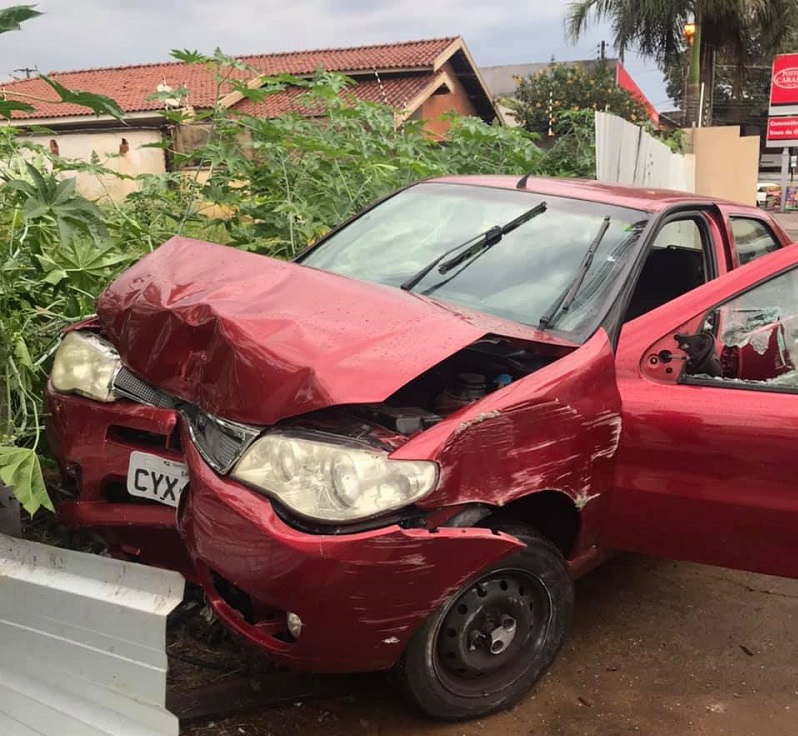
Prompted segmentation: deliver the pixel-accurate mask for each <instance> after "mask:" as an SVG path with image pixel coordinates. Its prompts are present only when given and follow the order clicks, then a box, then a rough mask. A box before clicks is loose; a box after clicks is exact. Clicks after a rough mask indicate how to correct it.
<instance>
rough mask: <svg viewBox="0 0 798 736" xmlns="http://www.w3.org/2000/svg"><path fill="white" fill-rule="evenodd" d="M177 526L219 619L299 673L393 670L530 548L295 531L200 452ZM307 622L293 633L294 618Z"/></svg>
mask: <svg viewBox="0 0 798 736" xmlns="http://www.w3.org/2000/svg"><path fill="white" fill-rule="evenodd" d="M186 456H187V459H188V463H189V467H190V468H191V482H190V489H189V492H188V494H187V497H186V501H185V503H184V504H181V509H180V515H179V526H180V531H181V534H182V536H183V538H184V540H185V541H186V543H187V546H188V548H189V551H190V552H191V554H192V556H193V557H194V559H195V561H196V563H197V568H198V571H199V576H200V579H201V581H202V584H203V587H204V588H205V592H206V594H207V596H208V599H209V601H210V603H211V606H212V607H213V609H214V610H215V612H216V613H217V615H218V616H219V617H220V618H221V619H222V620H223V621H224V622H225V623H226V624H227V625H228V626H229V627H231V628H232V629H233V630H235V631H236V632H238V633H239V634H240V635H241V636H243V637H244V638H245V639H247V640H249V641H250V642H252V643H254V644H256V645H258V646H260V647H262V648H263V649H265V650H267V652H269V653H270V655H271V656H272V658H273V659H275V660H277V661H278V662H280V663H282V664H285V665H287V666H289V667H291V668H293V669H302V670H312V671H315V672H366V671H373V670H380V669H387V668H389V667H391V666H392V665H393V664H394V663H395V662H396V661H397V660H398V658H399V657H400V655H401V653H402V651H403V650H404V647H405V645H406V644H407V642H408V640H409V639H410V637H411V636H412V635H413V634H414V633H415V631H416V630H417V629H418V628H419V627H420V626H421V624H422V623H423V621H424V620H425V619H426V618H427V617H428V616H429V615H430V614H431V613H432V612H433V611H435V610H436V609H437V608H438V606H440V605H441V604H442V603H443V602H444V601H445V600H446V599H447V598H448V597H449V596H450V595H451V594H452V593H454V591H456V590H457V589H458V588H459V587H460V586H461V585H463V584H464V583H465V582H466V581H467V580H468V579H469V578H471V577H472V576H474V575H475V574H477V573H479V572H480V571H482V570H484V569H485V568H487V567H489V566H490V565H492V564H493V563H495V562H497V561H498V560H500V559H502V558H504V557H506V556H507V555H509V554H511V553H512V552H514V551H515V550H517V549H519V548H520V547H521V543H520V542H519V541H518V540H516V539H515V538H513V537H510V536H506V535H502V534H495V533H493V532H491V531H490V530H487V529H473V528H471V529H454V528H440V529H438V530H435V531H428V530H426V529H403V528H401V527H399V526H396V525H393V526H388V527H385V528H382V529H376V530H373V531H368V532H361V533H357V534H348V535H337V536H332V535H317V534H308V533H305V532H302V531H298V530H296V529H294V528H292V527H291V526H288V525H287V524H286V523H285V522H284V521H283V520H281V519H280V517H279V516H278V515H277V514H276V513H275V511H274V508H273V506H272V504H271V502H270V501H269V500H268V499H267V498H266V497H264V496H262V495H260V494H258V493H256V492H254V491H251V490H249V489H247V488H245V487H243V486H241V485H239V484H238V483H236V482H234V481H230V480H228V479H226V478H221V477H220V476H218V475H216V474H215V473H214V472H213V471H212V470H211V469H210V468H209V467H208V466H207V465H205V464H204V463H203V462H202V461H201V460H200V458H199V456H198V455H197V453H196V451H195V450H194V449H193V448H192V447H187V449H186ZM289 612H290V613H294V614H296V615H297V616H299V618H300V619H301V621H302V632H301V634H300V635H299V637H298V638H297V639H293V637H290V636H287V627H286V624H285V620H286V615H287V614H288V613H289Z"/></svg>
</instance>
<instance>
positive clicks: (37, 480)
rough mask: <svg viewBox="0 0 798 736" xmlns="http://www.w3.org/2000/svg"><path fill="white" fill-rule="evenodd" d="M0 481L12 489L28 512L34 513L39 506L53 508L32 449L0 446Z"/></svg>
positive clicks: (37, 458)
mask: <svg viewBox="0 0 798 736" xmlns="http://www.w3.org/2000/svg"><path fill="white" fill-rule="evenodd" d="M0 481H2V482H3V483H4V484H5V485H6V486H8V487H9V488H10V489H11V490H12V492H13V493H14V495H15V496H16V497H17V499H18V500H19V502H20V503H21V504H22V507H23V508H24V509H25V511H27V512H28V513H29V514H31V515H33V514H35V513H36V512H37V511H38V510H39V509H40V508H45V509H49V510H50V511H53V510H54V509H53V502H52V501H51V500H50V497H49V496H48V495H47V489H46V488H45V486H44V476H43V475H42V466H41V465H40V464H39V457H38V455H37V454H36V452H35V451H34V450H30V449H28V448H26V447H8V446H0Z"/></svg>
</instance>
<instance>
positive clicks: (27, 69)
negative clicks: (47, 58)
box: [14, 66, 38, 79]
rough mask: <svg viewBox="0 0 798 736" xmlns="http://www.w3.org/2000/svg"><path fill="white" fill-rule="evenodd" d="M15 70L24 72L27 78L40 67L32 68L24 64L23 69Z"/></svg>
mask: <svg viewBox="0 0 798 736" xmlns="http://www.w3.org/2000/svg"><path fill="white" fill-rule="evenodd" d="M14 71H15V72H22V73H23V74H24V75H25V79H30V75H31V74H33V72H35V71H38V69H31V67H29V66H23V67H22V68H21V69H14Z"/></svg>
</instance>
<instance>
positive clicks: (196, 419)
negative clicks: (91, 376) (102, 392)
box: [113, 368, 261, 474]
mask: <svg viewBox="0 0 798 736" xmlns="http://www.w3.org/2000/svg"><path fill="white" fill-rule="evenodd" d="M113 389H114V392H115V393H117V394H119V395H120V396H124V397H125V398H127V399H131V400H132V401H136V402H138V403H139V404H148V405H149V406H157V407H158V408H160V409H174V410H176V411H179V412H180V414H181V416H182V417H183V419H184V420H185V422H186V425H187V426H188V430H189V435H190V436H191V441H192V442H193V443H194V446H195V447H196V448H197V452H199V454H200V455H202V457H203V458H204V459H205V461H206V462H207V463H208V464H209V465H210V466H211V467H212V468H213V469H214V470H216V471H217V472H218V473H223V474H226V473H229V472H230V470H231V469H232V467H233V465H235V463H236V462H237V461H238V459H239V458H240V457H241V455H242V454H243V452H244V450H246V449H247V447H249V445H250V444H251V443H252V442H253V441H254V440H255V439H256V438H257V437H258V435H259V434H260V431H261V430H260V429H259V428H258V427H252V426H250V425H248V424H239V423H238V422H230V421H227V420H225V419H220V418H219V417H215V416H213V415H212V414H208V412H206V411H203V410H202V409H200V408H199V407H198V406H196V405H194V404H192V403H190V402H188V401H183V400H182V399H180V398H177V397H176V396H172V395H171V394H168V393H166V391H161V390H160V389H157V388H155V387H153V386H150V385H149V384H148V383H146V382H145V381H142V380H141V379H140V378H139V377H138V376H136V375H135V374H134V373H132V372H131V371H129V370H128V369H127V368H122V369H120V370H119V372H118V373H117V374H116V376H115V377H114V380H113Z"/></svg>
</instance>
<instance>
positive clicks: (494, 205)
mask: <svg viewBox="0 0 798 736" xmlns="http://www.w3.org/2000/svg"><path fill="white" fill-rule="evenodd" d="M538 203H545V208H542V209H544V210H545V211H543V212H541V213H539V214H537V215H536V216H535V217H533V218H531V219H529V220H528V221H526V222H524V223H523V224H522V225H520V226H519V227H517V228H515V229H513V230H512V231H511V232H509V233H507V234H506V235H505V236H504V237H503V238H502V239H501V242H498V243H496V244H495V245H493V247H490V248H488V249H482V250H480V251H479V252H477V253H476V254H475V255H474V256H473V257H470V258H466V259H465V260H464V262H463V263H461V264H458V266H457V267H456V268H453V269H452V270H451V271H446V272H445V273H443V274H442V273H441V272H440V270H439V266H436V267H435V268H432V270H430V272H429V273H427V274H426V275H425V276H424V277H423V278H422V279H420V280H419V281H418V282H417V283H415V284H414V285H413V291H414V292H415V293H418V294H423V295H427V296H430V297H433V298H435V299H437V300H439V301H442V302H447V303H451V304H453V305H455V306H464V307H468V308H469V309H475V310H479V311H482V312H486V313H488V314H492V315H495V316H498V317H502V318H505V319H511V320H513V321H516V322H520V323H523V324H527V325H533V326H538V325H539V324H540V322H541V318H543V317H544V316H545V315H546V314H547V313H550V311H551V309H552V305H556V303H557V300H558V299H562V297H563V294H564V293H566V292H568V291H569V290H572V289H573V287H574V283H575V282H576V283H577V286H578V288H577V289H576V292H575V293H574V294H573V295H572V299H571V303H570V306H569V308H568V310H567V311H564V310H563V311H561V312H560V313H559V315H558V316H557V318H556V319H555V321H554V323H553V324H551V325H550V326H551V327H552V328H553V329H556V330H558V331H563V332H567V333H571V334H569V337H570V338H571V339H573V340H574V341H576V342H584V340H586V339H587V338H588V337H589V329H590V327H591V326H593V327H595V324H596V322H597V319H598V317H599V316H603V312H604V311H606V307H607V305H606V304H605V303H604V302H605V299H606V297H607V295H608V292H609V291H610V290H611V289H612V287H613V285H615V282H616V280H617V278H618V277H619V275H620V274H621V272H622V270H623V268H624V266H625V264H626V263H627V262H628V259H629V257H630V255H631V254H632V252H633V251H634V250H635V249H636V246H637V241H638V239H639V234H640V230H641V228H642V226H643V225H644V224H645V222H646V221H647V218H648V213H646V212H642V211H638V210H633V209H626V208H620V207H614V206H610V205H606V204H601V203H599V202H591V201H585V200H579V199H570V198H565V197H552V196H549V195H541V194H536V193H533V192H529V191H516V190H511V189H499V188H488V187H482V186H474V185H468V184H444V183H424V184H417V185H415V186H412V187H410V188H408V189H405V190H403V191H402V192H399V193H398V194H396V195H394V196H392V197H390V198H389V199H387V200H385V201H384V202H382V203H380V204H378V205H377V206H376V207H374V208H373V209H371V210H369V211H368V212H366V213H365V214H363V215H362V216H360V217H358V218H357V219H355V220H354V221H352V222H351V223H350V224H348V225H346V226H345V227H344V228H342V229H341V230H339V231H338V232H335V233H333V234H332V235H331V236H329V237H328V238H327V239H325V240H324V241H322V242H321V243H320V244H319V245H318V246H317V247H315V248H312V249H311V250H310V251H308V252H307V253H306V254H305V255H304V256H302V257H301V258H300V259H298V260H299V262H300V263H302V264H304V265H306V266H312V267H314V268H319V269H322V270H325V271H331V272H333V273H337V274H341V275H343V276H350V277H352V278H356V279H360V280H363V281H371V282H374V283H378V284H384V285H386V286H395V287H400V286H401V285H402V284H403V283H404V284H406V283H407V281H408V279H412V278H413V276H414V275H418V274H419V272H421V271H422V270H423V269H424V268H425V267H427V266H429V265H430V263H432V262H434V261H435V259H437V258H439V257H440V256H441V255H442V254H444V253H446V252H447V251H448V250H451V249H453V248H455V247H456V246H459V245H460V244H462V243H466V242H468V241H470V240H471V239H474V238H476V237H478V236H479V235H480V234H482V233H485V232H487V231H488V230H490V229H491V228H494V227H496V226H502V225H503V224H505V223H508V222H511V221H512V220H513V219H514V218H517V217H519V216H520V215H522V214H524V213H525V212H527V211H529V210H530V208H531V207H534V206H535V205H536V204H538ZM607 218H609V227H608V228H606V232H605V233H603V236H602V230H603V229H604V228H605V227H606V225H605V221H606V220H607ZM597 238H600V242H599V245H598V248H597V249H596V252H595V255H594V257H593V259H592V261H591V262H590V266H589V268H588V270H587V272H586V274H585V277H584V279H583V280H582V281H581V283H579V271H580V265H583V261H584V259H585V255H586V253H587V252H588V250H589V249H590V247H591V243H594V241H595V240H596V239H597ZM594 247H595V245H594Z"/></svg>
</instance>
